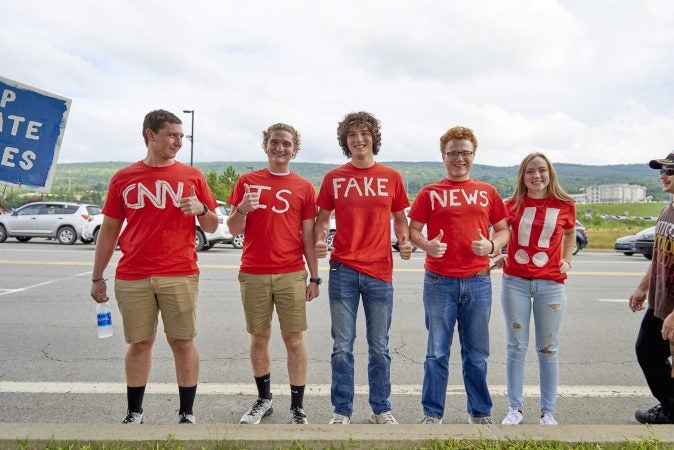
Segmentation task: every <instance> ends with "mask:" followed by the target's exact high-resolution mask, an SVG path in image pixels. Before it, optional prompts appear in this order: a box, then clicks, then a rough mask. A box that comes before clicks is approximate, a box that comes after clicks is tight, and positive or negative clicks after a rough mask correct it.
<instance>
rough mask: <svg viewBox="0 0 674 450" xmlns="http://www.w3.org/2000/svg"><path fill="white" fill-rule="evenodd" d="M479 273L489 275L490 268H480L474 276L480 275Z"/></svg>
mask: <svg viewBox="0 0 674 450" xmlns="http://www.w3.org/2000/svg"><path fill="white" fill-rule="evenodd" d="M478 275H489V269H484V270H480V271H479V272H478V273H476V274H475V275H473V276H478Z"/></svg>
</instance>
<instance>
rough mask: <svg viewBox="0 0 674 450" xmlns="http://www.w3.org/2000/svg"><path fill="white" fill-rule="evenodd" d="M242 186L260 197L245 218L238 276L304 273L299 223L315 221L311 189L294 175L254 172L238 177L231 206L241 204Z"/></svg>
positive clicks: (308, 182)
mask: <svg viewBox="0 0 674 450" xmlns="http://www.w3.org/2000/svg"><path fill="white" fill-rule="evenodd" d="M244 183H245V184H247V185H248V186H249V187H250V191H251V192H255V191H258V192H259V193H260V207H259V208H257V209H254V210H252V211H249V212H248V214H247V216H246V228H245V230H244V234H243V236H244V240H243V253H242V255H241V269H240V270H241V272H243V273H251V274H256V275H262V274H273V273H290V272H297V271H298V270H302V269H304V259H303V255H304V242H303V240H302V221H304V220H307V219H314V218H315V217H316V212H317V208H316V191H315V189H314V186H313V185H312V184H311V182H310V181H309V180H307V179H305V178H302V177H301V176H299V175H297V174H295V173H289V174H287V175H275V174H273V173H271V172H269V170H267V169H262V170H257V171H255V172H249V173H245V174H243V175H241V176H240V177H239V180H238V181H237V182H236V186H234V190H233V191H232V194H231V195H230V196H229V200H228V202H229V203H230V204H231V205H233V206H236V205H238V204H239V203H241V200H243V195H244V194H245V187H244ZM312 242H313V237H312Z"/></svg>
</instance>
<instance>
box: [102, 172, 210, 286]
mask: <svg viewBox="0 0 674 450" xmlns="http://www.w3.org/2000/svg"><path fill="white" fill-rule="evenodd" d="M192 187H194V190H195V192H196V194H197V197H199V200H201V201H202V202H204V203H206V205H207V206H208V208H209V209H210V210H214V209H215V208H216V207H217V206H218V205H217V203H216V201H215V198H214V197H213V193H212V192H211V190H210V188H209V187H208V183H206V179H205V178H204V176H203V174H202V173H201V172H200V171H199V170H198V169H195V168H193V167H190V166H187V165H185V164H182V163H180V162H178V161H176V162H174V163H173V164H171V165H170V166H166V167H151V166H148V165H146V164H145V163H144V162H143V161H139V162H137V163H135V164H132V165H130V166H128V167H126V168H124V169H121V170H119V171H118V172H117V173H115V175H113V177H112V179H111V180H110V186H109V188H108V195H107V198H106V199H105V204H104V205H103V214H105V215H106V216H108V217H112V218H114V219H119V220H125V219H126V228H124V230H123V231H122V234H121V236H120V238H119V247H120V249H121V251H122V258H121V259H120V260H119V264H117V272H116V276H117V278H119V279H121V280H140V279H143V278H148V277H150V276H184V275H193V274H195V273H199V268H198V267H197V253H196V251H195V250H194V245H195V239H196V224H195V219H194V216H187V215H185V214H183V212H182V210H181V209H180V199H181V198H182V197H189V196H190V195H191V189H192Z"/></svg>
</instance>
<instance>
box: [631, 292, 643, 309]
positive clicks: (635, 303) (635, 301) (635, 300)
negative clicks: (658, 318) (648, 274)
mask: <svg viewBox="0 0 674 450" xmlns="http://www.w3.org/2000/svg"><path fill="white" fill-rule="evenodd" d="M645 301H646V291H643V290H641V289H640V288H636V289H635V290H634V292H633V293H632V295H630V302H629V305H630V309H631V310H632V312H637V311H641V310H642V309H644V302H645Z"/></svg>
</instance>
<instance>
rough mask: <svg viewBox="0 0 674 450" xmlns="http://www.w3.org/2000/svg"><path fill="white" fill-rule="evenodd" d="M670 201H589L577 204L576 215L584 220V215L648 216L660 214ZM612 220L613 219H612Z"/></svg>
mask: <svg viewBox="0 0 674 450" xmlns="http://www.w3.org/2000/svg"><path fill="white" fill-rule="evenodd" d="M667 204H668V203H662V202H656V203H589V204H582V205H580V204H577V205H576V217H578V219H579V220H580V221H581V222H582V221H583V217H586V216H587V215H591V216H593V217H596V216H602V215H611V216H629V217H646V216H655V217H657V216H658V215H659V214H660V211H661V210H662V208H664V207H665V206H667ZM611 222H612V221H611Z"/></svg>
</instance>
